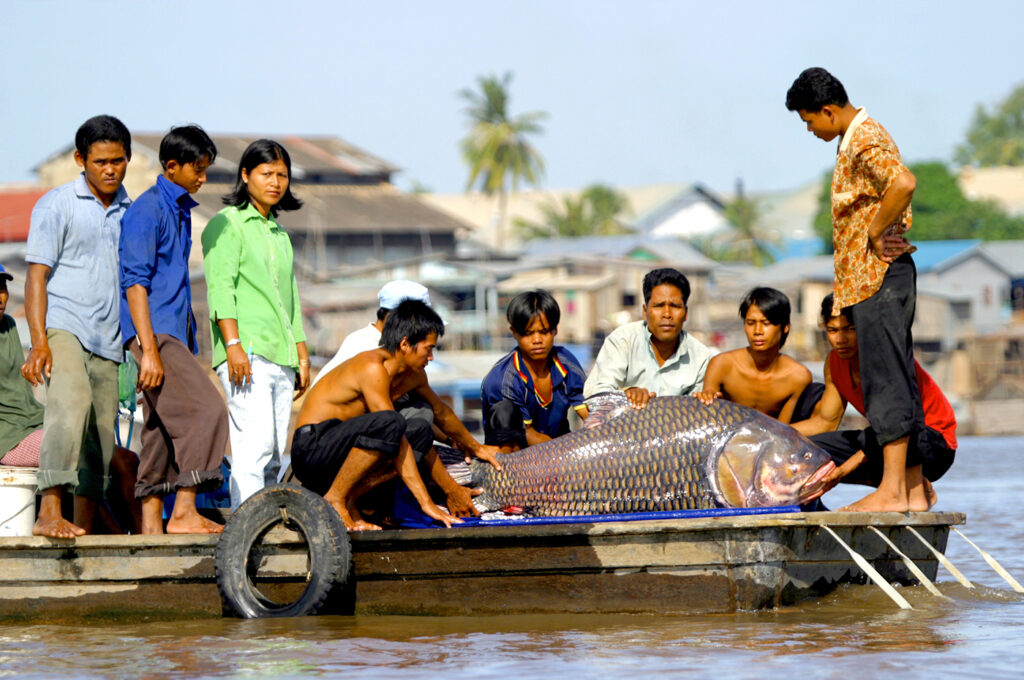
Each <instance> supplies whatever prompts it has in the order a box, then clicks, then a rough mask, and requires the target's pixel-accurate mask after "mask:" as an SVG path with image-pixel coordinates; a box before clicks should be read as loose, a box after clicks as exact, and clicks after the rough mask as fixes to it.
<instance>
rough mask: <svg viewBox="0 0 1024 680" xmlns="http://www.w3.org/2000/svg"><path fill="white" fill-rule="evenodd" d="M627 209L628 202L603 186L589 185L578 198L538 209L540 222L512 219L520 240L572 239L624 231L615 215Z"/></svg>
mask: <svg viewBox="0 0 1024 680" xmlns="http://www.w3.org/2000/svg"><path fill="white" fill-rule="evenodd" d="M628 209H629V199H627V198H626V196H625V195H624V194H622V193H620V192H618V191H616V190H615V189H613V188H611V187H609V186H606V185H604V184H592V185H590V186H588V187H587V188H586V189H584V190H583V193H581V194H580V195H579V197H575V198H574V197H572V196H566V197H564V198H563V199H562V202H561V203H560V204H559V203H555V204H548V205H544V206H541V208H540V210H541V213H542V215H543V216H544V219H543V220H541V221H540V222H530V221H528V220H523V219H519V220H516V227H517V228H518V229H519V231H520V233H521V234H522V235H523V238H526V239H531V238H549V237H554V236H564V237H574V236H591V235H609V234H621V233H623V232H625V231H626V229H625V228H624V227H623V225H622V223H621V222H620V221H619V219H618V218H619V216H620V215H621V214H623V213H624V212H626V211H627V210H628Z"/></svg>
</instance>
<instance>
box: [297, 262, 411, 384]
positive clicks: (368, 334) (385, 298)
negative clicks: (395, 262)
mask: <svg viewBox="0 0 1024 680" xmlns="http://www.w3.org/2000/svg"><path fill="white" fill-rule="evenodd" d="M405 300H419V301H420V302H422V303H424V304H426V305H427V306H430V291H428V290H427V289H426V287H425V286H422V285H420V284H418V283H416V282H415V281H406V280H404V279H396V280H395V281H388V282H387V283H385V284H384V285H383V286H382V287H381V289H380V291H379V292H378V293H377V301H378V302H379V303H380V306H379V307H378V308H377V320H376V321H374V322H373V323H371V324H368V325H366V326H363V327H362V328H360V329H359V330H357V331H352V332H351V333H349V334H348V335H346V336H345V339H344V340H342V342H341V347H340V348H339V349H338V353H337V354H335V355H334V357H333V358H332V359H331V360H330V361H328V362H327V363H326V364H325V365H324V367H323V368H322V369H320V372H319V373H317V375H316V378H315V379H314V380H313V383H312V385H310V387H312V386H313V385H315V384H316V383H317V381H318V380H320V378H322V377H323V376H325V375H327V374H328V373H330V372H331V370H332V369H334V368H336V367H338V366H340V365H341V364H342V363H344V362H345V361H347V360H349V359H351V358H352V357H354V356H355V355H357V354H359V353H360V352H365V351H367V350H370V349H377V347H379V346H380V333H381V330H382V329H383V328H384V319H386V318H387V316H388V312H390V311H391V310H392V309H394V308H395V307H397V306H398V305H399V304H401V303H402V302H403V301H405Z"/></svg>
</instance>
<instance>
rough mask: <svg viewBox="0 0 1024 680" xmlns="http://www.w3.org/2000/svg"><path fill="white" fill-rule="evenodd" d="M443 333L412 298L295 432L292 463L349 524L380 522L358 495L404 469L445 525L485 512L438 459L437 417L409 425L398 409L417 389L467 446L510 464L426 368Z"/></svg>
mask: <svg viewBox="0 0 1024 680" xmlns="http://www.w3.org/2000/svg"><path fill="white" fill-rule="evenodd" d="M443 334H444V324H443V322H442V321H441V318H440V317H439V316H438V315H437V313H436V312H434V311H433V310H432V309H431V308H430V307H428V306H427V305H426V304H424V303H423V302H421V301H419V300H406V301H405V302H402V303H401V304H400V305H398V307H397V308H395V309H393V310H392V311H391V313H390V314H388V316H387V320H386V321H385V323H384V329H383V331H382V333H381V346H380V348H379V349H375V350H369V351H366V352H362V353H360V354H357V355H356V356H354V357H352V358H351V359H349V360H348V361H345V362H344V363H342V364H341V365H340V366H338V367H337V368H335V369H333V370H332V371H330V373H328V374H327V375H326V376H324V377H323V378H321V379H320V380H319V381H318V382H317V383H316V385H314V386H313V388H312V389H311V390H310V392H309V394H308V395H306V401H305V403H304V404H303V406H302V410H301V411H300V412H299V417H298V421H297V429H296V430H295V437H294V438H293V440H292V452H291V455H292V469H293V470H294V472H295V476H296V477H298V479H299V481H300V482H302V484H303V486H305V487H306V488H308V489H310V490H312V491H315V492H316V493H319V494H321V495H323V497H324V498H325V499H326V500H327V501H328V502H329V503H330V504H331V505H333V506H334V508H335V509H336V510H337V511H338V514H339V515H341V518H342V520H344V522H345V526H346V527H348V528H349V530H352V531H361V530H366V529H380V527H379V526H377V525H375V524H371V523H369V522H367V521H365V520H364V519H363V518H362V515H360V513H359V510H358V508H357V507H356V501H357V500H358V499H359V497H360V496H361V495H362V494H364V493H366V492H367V491H369V490H370V489H371V488H373V487H374V486H376V485H377V484H380V483H381V482H384V481H386V480H387V479H390V478H391V477H392V476H394V472H397V474H398V476H399V477H401V479H402V481H403V482H405V485H406V486H407V487H408V488H409V491H411V492H412V495H413V496H414V497H415V499H416V501H417V502H418V503H419V505H420V508H421V509H422V510H423V512H424V513H426V514H427V515H428V516H430V517H432V518H434V519H436V520H438V521H440V522H443V523H444V525H445V526H451V524H452V522H459V521H460V520H458V519H456V518H455V517H453V516H452V514H454V515H456V516H457V515H475V514H477V512H476V510H475V508H473V504H472V499H471V492H470V491H469V490H468V489H466V488H464V487H462V486H460V485H459V484H457V483H456V482H455V481H454V480H452V479H451V476H450V475H448V473H447V472H446V471H445V469H444V465H443V464H441V462H440V460H439V459H438V458H437V454H436V452H435V451H434V450H433V448H432V441H433V432H432V431H431V429H430V425H429V423H427V422H426V421H425V420H422V419H415V420H413V421H409V423H408V425H407V423H406V420H405V419H404V418H403V417H402V416H401V415H399V414H398V413H397V412H396V411H395V409H394V401H395V400H396V399H398V398H399V397H401V396H402V395H405V394H408V393H409V392H415V393H416V394H417V395H418V396H419V397H421V398H422V399H423V400H424V401H426V402H427V404H429V405H430V408H431V409H432V410H433V413H434V421H435V423H436V424H437V425H438V426H439V427H440V428H441V430H443V431H444V432H445V433H446V434H448V435H449V436H451V437H452V439H453V440H454V442H455V443H456V444H457V445H458V446H459V448H461V449H462V450H464V451H467V452H470V453H472V455H474V456H476V457H477V458H480V459H482V460H486V461H488V462H490V463H491V464H492V465H494V466H495V467H496V468H498V469H501V466H500V465H498V463H497V460H496V459H495V457H494V456H495V454H496V453H497V452H498V449H497V447H494V446H484V445H482V444H480V443H479V442H477V441H476V440H475V439H473V437H472V436H471V435H470V434H469V432H468V431H467V430H466V428H465V427H464V426H463V425H462V423H461V422H460V421H459V419H458V417H457V416H456V415H455V413H454V412H453V411H452V410H451V409H450V408H448V406H447V405H445V403H444V402H443V401H441V399H440V398H439V397H438V396H437V395H436V394H435V393H434V391H433V390H432V389H430V385H429V384H428V382H427V376H426V373H425V372H424V369H425V368H426V366H427V364H428V363H429V362H430V360H431V359H432V358H433V352H434V348H435V347H436V346H437V340H438V338H439V337H440V336H441V335H443ZM413 423H417V424H418V426H414V425H413ZM418 458H419V459H421V464H422V465H423V466H424V467H426V468H427V469H428V470H429V472H430V476H431V477H432V478H433V480H434V481H435V482H437V483H438V485H439V486H440V487H441V489H442V491H444V492H445V494H446V495H447V503H448V508H449V510H450V511H451V512H452V514H449V513H448V512H446V511H445V510H444V509H442V508H439V507H438V506H437V505H435V504H434V502H433V500H432V499H431V498H430V494H429V493H428V491H427V487H426V485H425V484H424V483H423V479H422V478H421V477H420V473H419V470H418V467H417V459H418Z"/></svg>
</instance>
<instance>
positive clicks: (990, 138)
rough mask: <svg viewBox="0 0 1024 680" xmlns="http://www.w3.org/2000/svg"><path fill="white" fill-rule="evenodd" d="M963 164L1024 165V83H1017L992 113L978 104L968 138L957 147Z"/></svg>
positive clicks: (958, 158) (957, 153) (957, 154)
mask: <svg viewBox="0 0 1024 680" xmlns="http://www.w3.org/2000/svg"><path fill="white" fill-rule="evenodd" d="M954 159H955V160H956V162H957V163H960V164H961V165H980V166H982V167H989V166H996V165H1024V84H1022V85H1018V86H1017V87H1016V89H1014V90H1013V91H1012V92H1011V93H1010V94H1009V96H1007V97H1006V99H1004V100H1003V101H1002V102H1000V103H999V105H998V106H997V107H995V110H994V111H993V112H992V113H989V112H987V111H986V110H985V108H984V107H983V106H981V105H980V104H979V105H978V109H977V111H975V113H974V121H973V122H971V126H970V128H968V130H967V140H966V141H965V142H964V143H963V144H961V145H960V146H958V147H957V148H956V152H955V154H954Z"/></svg>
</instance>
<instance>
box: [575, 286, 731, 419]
mask: <svg viewBox="0 0 1024 680" xmlns="http://www.w3.org/2000/svg"><path fill="white" fill-rule="evenodd" d="M643 291H644V307H643V313H644V319H643V321H634V322H632V323H628V324H625V325H624V326H620V327H619V328H617V329H615V330H614V331H612V333H611V334H610V335H609V336H608V337H607V338H605V341H604V345H603V346H602V347H601V351H600V352H599V353H598V355H597V360H596V361H595V362H594V367H593V369H592V370H591V372H590V376H589V377H588V378H587V382H586V383H585V384H584V386H583V395H584V397H586V398H590V397H592V396H594V395H595V394H600V393H602V392H610V391H613V390H622V391H624V392H625V393H626V397H627V398H628V399H629V401H630V403H631V404H632V405H633V407H634V408H643V407H645V406H646V405H647V403H648V402H649V401H650V400H651V398H652V397H655V396H663V397H664V396H672V395H681V394H691V393H693V392H699V391H700V390H701V389H702V388H703V386H704V373H705V372H706V371H707V367H708V362H709V361H710V360H711V357H712V356H713V355H714V354H715V352H714V351H713V350H711V349H709V348H708V347H706V346H705V345H704V344H702V343H701V342H699V341H698V340H695V339H694V338H693V337H692V336H691V335H690V334H689V333H687V332H686V331H684V330H683V323H684V322H685V321H686V314H687V308H686V303H687V300H688V299H689V297H690V282H689V281H688V280H687V279H686V276H684V275H683V274H682V273H681V272H679V271H677V270H675V269H668V268H665V269H655V270H653V271H650V272H648V273H647V275H646V276H644V281H643Z"/></svg>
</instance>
